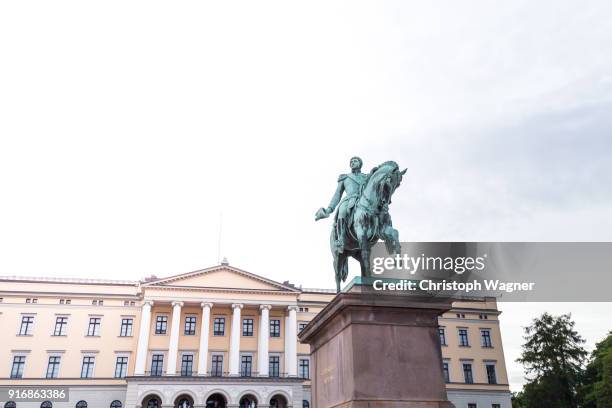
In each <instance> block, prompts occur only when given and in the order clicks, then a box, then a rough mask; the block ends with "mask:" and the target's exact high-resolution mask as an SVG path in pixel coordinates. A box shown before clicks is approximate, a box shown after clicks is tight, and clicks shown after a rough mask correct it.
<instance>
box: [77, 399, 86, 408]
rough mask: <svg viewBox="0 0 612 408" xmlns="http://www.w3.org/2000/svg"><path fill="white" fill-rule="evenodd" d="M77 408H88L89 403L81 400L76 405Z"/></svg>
mask: <svg viewBox="0 0 612 408" xmlns="http://www.w3.org/2000/svg"><path fill="white" fill-rule="evenodd" d="M75 408H87V401H83V400H80V401H79V402H77V403H76V405H75Z"/></svg>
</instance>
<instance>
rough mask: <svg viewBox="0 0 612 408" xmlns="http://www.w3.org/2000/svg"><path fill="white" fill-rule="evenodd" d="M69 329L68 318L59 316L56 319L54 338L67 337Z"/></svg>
mask: <svg viewBox="0 0 612 408" xmlns="http://www.w3.org/2000/svg"><path fill="white" fill-rule="evenodd" d="M67 327H68V317H66V316H58V317H56V318H55V329H54V330H53V335H54V336H65V335H66V328H67Z"/></svg>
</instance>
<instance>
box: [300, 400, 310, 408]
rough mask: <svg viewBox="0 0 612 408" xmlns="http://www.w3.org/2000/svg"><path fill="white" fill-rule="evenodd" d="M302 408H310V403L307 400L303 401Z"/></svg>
mask: <svg viewBox="0 0 612 408" xmlns="http://www.w3.org/2000/svg"><path fill="white" fill-rule="evenodd" d="M302 408H310V402H308V401H307V400H302Z"/></svg>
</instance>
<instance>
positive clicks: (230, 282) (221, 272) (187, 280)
mask: <svg viewBox="0 0 612 408" xmlns="http://www.w3.org/2000/svg"><path fill="white" fill-rule="evenodd" d="M144 286H150V287H160V286H161V287H168V286H171V287H177V286H178V287H189V288H217V289H221V288H225V289H228V288H231V289H238V290H264V291H270V290H273V291H285V292H299V289H296V288H293V287H291V286H288V285H284V284H281V283H278V282H275V281H273V280H270V279H267V278H264V277H262V276H259V275H255V274H254V273H250V272H247V271H243V270H242V269H238V268H235V267H233V266H229V265H219V266H215V267H212V268H207V269H201V270H198V271H193V272H188V273H184V274H180V275H174V276H170V277H168V278H162V279H157V280H155V281H152V282H147V283H145V284H144Z"/></svg>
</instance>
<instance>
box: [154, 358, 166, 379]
mask: <svg viewBox="0 0 612 408" xmlns="http://www.w3.org/2000/svg"><path fill="white" fill-rule="evenodd" d="M163 372H164V355H163V354H153V357H152V359H151V376H153V377H159V376H160V375H162V373H163Z"/></svg>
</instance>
